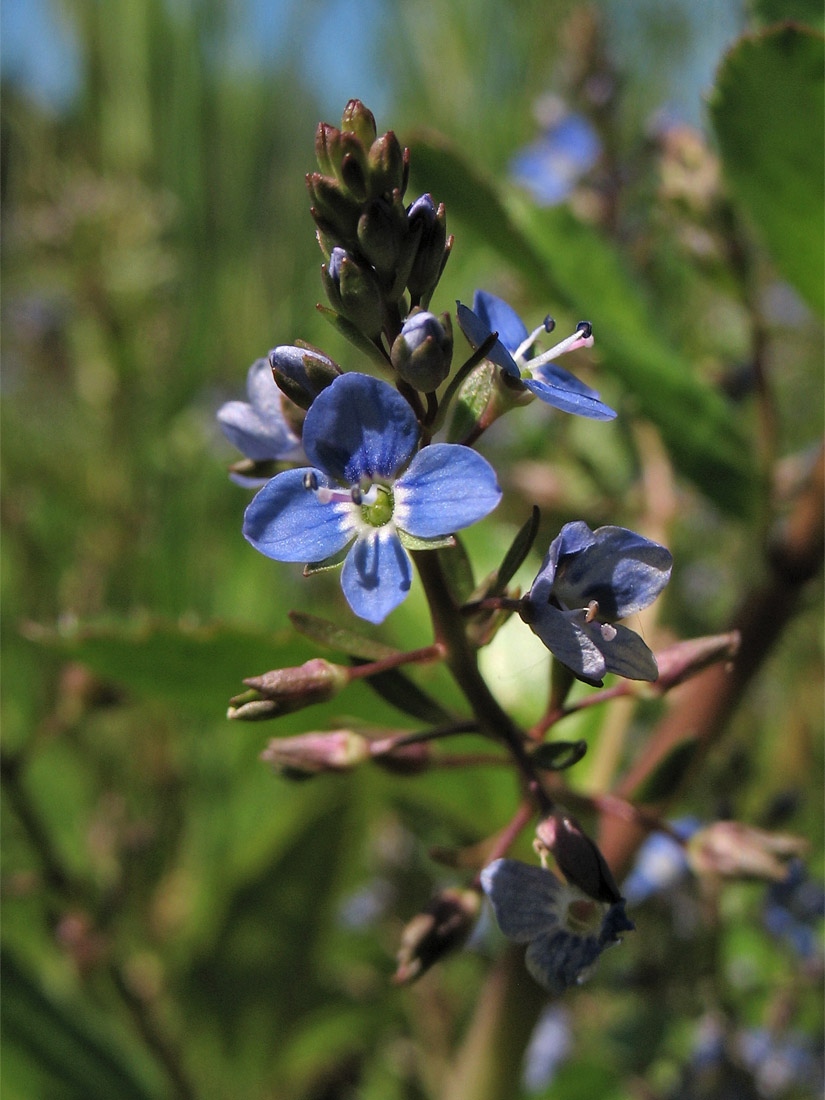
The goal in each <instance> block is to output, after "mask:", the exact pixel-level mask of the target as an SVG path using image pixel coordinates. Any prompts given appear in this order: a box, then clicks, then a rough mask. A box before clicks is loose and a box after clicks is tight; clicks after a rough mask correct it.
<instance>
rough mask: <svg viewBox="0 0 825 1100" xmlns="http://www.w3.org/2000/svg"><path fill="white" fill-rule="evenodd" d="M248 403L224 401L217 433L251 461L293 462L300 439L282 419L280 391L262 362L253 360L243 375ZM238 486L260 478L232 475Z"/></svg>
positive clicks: (298, 454)
mask: <svg viewBox="0 0 825 1100" xmlns="http://www.w3.org/2000/svg"><path fill="white" fill-rule="evenodd" d="M246 393H247V397H248V398H249V400H248V401H227V402H226V404H225V405H222V406H221V407H220V409H218V414H217V415H218V423H219V424H220V426H221V431H222V432H223V434H224V435H225V436H226V437H227V439H228V440H229V441H230V443H232V444H233V445H234V446H235V447H237V448H238V450H239V451H241V452H242V453H243V454H245V455H246V457H247V458H251V459H252V461H253V462H271V461H277V460H279V459H286V460H290V459H295V458H298V457H299V456H300V455H301V440H300V439H299V438H298V436H297V435H296V434H295V432H294V431H293V430H292V428H290V426H289V424H288V423H287V422H286V419H285V418H284V412H283V405H282V404H281V396H282V395H281V391H280V390H279V389H278V387H277V386H276V385H275V379H274V378H273V377H272V370H271V368H270V365H269V363H268V362H267V360H266V359H256V360H255V362H254V363H253V364H252V366H251V367H250V368H249V372H248V374H247V376H246ZM233 479H234V480H235V481H237V482H238V483H239V484H241V485H248V486H256V485H261V484H263V481H262V479H260V478H257V479H256V478H246V477H243V476H241V475H237V474H236V475H233Z"/></svg>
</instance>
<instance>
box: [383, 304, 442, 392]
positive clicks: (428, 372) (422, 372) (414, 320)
mask: <svg viewBox="0 0 825 1100" xmlns="http://www.w3.org/2000/svg"><path fill="white" fill-rule="evenodd" d="M390 358H391V359H392V365H393V366H394V367H395V369H396V370H397V371H398V373H399V374H400V375H401V377H402V378H403V379H404V381H405V382H407V383H409V385H411V386H412V387H413V388H414V389H416V390H421V391H422V392H423V393H431V392H432V391H433V390H436V389H438V387H439V386H440V385H441V383H442V382H443V381H444V379H445V378H446V377H447V375H448V374H449V373H450V364H451V362H452V358H453V329H452V322H451V320H450V315H449V313H442V315H441V319H440V320H439V318H438V317H436V316H435V314H434V313H426V312H423V311H422V312H419V313H412V314H410V316H409V317H408V318H407V320H406V321H405V322H404V325H403V327H402V329H401V332H400V334H399V335H398V336H397V337H396V339H395V341H394V343H393V345H392V350H391V351H390Z"/></svg>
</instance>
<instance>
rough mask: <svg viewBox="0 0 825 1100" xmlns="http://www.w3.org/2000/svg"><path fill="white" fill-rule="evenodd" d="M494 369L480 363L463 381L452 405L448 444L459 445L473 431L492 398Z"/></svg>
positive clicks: (487, 364) (487, 363)
mask: <svg viewBox="0 0 825 1100" xmlns="http://www.w3.org/2000/svg"><path fill="white" fill-rule="evenodd" d="M495 373H496V368H495V367H494V366H493V364H492V363H490V362H489V361H486V362H484V363H480V364H479V365H478V366H477V367H476V368H475V369H474V370H473V371H472V372H471V373H470V375H469V376H468V377H467V378H466V379H465V380H464V384H463V385H462V387H461V389H460V390H459V391H458V393H457V394H456V397H455V401H454V403H453V415H452V419H451V420H450V427H449V429H448V431H447V441H448V442H449V443H461V442H462V441H463V440H465V439H467V438H469V437H470V436H471V435H472V434H473V432H474V431H475V428H476V426H477V425H478V422H479V421H480V420H481V418H482V416H483V415H484V412H485V410H486V408H487V406H488V405H489V404H490V400H491V399H492V396H493V389H494V383H495Z"/></svg>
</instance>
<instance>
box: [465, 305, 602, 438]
mask: <svg viewBox="0 0 825 1100" xmlns="http://www.w3.org/2000/svg"><path fill="white" fill-rule="evenodd" d="M456 304H457V307H458V310H457V314H458V323H459V325H460V326H461V331H462V332H463V333H464V335H465V336H466V337H467V340H468V341H469V343H470V344H471V346H472V347H474V348H478V347H480V346H481V344H483V343H484V341H485V340H487V339H488V338H489V337H490V336H491V335H492V334H493V333H494V332H496V333H498V339H497V340H496V342H495V344H493V347H492V348H491V349H490V351H488V352H487V358H488V359H489V360H490V361H491V362H492V363H495V364H496V366H497V367H500V368H501V370H502V371H503V372H504V374H505V375H507V377H508V378H509V379H511V380H512V381H513V382H515V383H518V382H521V384H522V385H523V386H525V387H526V388H527V389H528V390H529V391H530V392H531V393H532V394H534V395H535V396H536V397H538V398H539V400H540V401H544V402H545V404H547V405H552V406H553V407H554V408H556V409H561V410H562V412H569V413H575V414H576V415H577V416H586V417H589V418H590V419H591V420H613V419H614V417H615V416H616V413H615V412H614V411H613V409H611V408H610V406H609V405H605V403H604V402H603V401H601V400H600V398H599V395H598V393H597V392H596V390H592V389H591V388H590V387H589V386H585V384H584V383H583V382H580V381H579V380H578V378H576V377H575V376H574V375H572V374H570V372H569V371H566V370H564V369H563V368H562V367H557V366H556V365H555V364H554V363H553V360H554V359H557V358H558V357H559V356H560V355H563V354H564V352H566V351H575V349H576V348H583V347H587V348H589V347H592V346H593V333H592V330H591V326H590V323H589V322H588V321H582V322H580V324H579V325H578V326H577V328H576V331H575V332H574V333H573V335H572V336H568V337H567V339H566V340H562V341H561V342H560V343H558V344H556V345H555V346H554V347H552V348H550V349H549V351H546V352H544V353H543V354H542V355H538V356H536V357H535V358H530V357H529V356H530V352H531V350H532V348H533V345H534V344H535V342H536V340H537V338H538V337H539V336H540V335H541V333H543V332H551V331H552V330H553V327H554V322H553V321H552V320H551V319H550V318H549V317H547V318H545V320H544V323H543V324H542V325H540V326H539V327H538V328H537V329H535V331H534V332H528V331H527V326H526V325H525V324H524V322H523V321H522V319H521V318H520V317H519V315H518V314H517V313H516V311H515V310H514V309H512V308H511V307H510V306H508V305H507V303H506V302H505V301H503V300H502V299H501V298H497V297H496V296H495V295H494V294H488V293H487V291H485V290H477V291H476V292H475V295H474V296H473V308H472V309H469V308H468V307H467V306H465V305H462V304H461V302H458V303H456Z"/></svg>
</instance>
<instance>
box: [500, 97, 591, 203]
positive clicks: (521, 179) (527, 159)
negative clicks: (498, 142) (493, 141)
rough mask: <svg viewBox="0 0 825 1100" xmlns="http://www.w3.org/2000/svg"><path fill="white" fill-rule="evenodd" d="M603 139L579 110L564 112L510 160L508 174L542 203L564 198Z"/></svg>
mask: <svg viewBox="0 0 825 1100" xmlns="http://www.w3.org/2000/svg"><path fill="white" fill-rule="evenodd" d="M601 151H602V143H601V141H600V140H599V135H598V134H597V133H596V131H595V130H594V128H593V126H592V125H591V124H590V122H589V121H588V120H587V119H586V118H585V117H584V115H580V114H567V115H563V116H562V117H561V118H559V119H558V120H557V121H555V122H554V123H553V124H552V125H550V126H548V128H547V130H546V131H545V133H544V134H543V135H542V136H541V137H540V138H538V139H537V140H536V141H534V142H532V143H531V144H530V145H527V146H525V148H524V149H521V150H520V151H519V152H518V153H516V155H515V156H514V157H513V159H512V160H511V161H510V175H511V176H512V178H513V180H514V181H515V182H516V183H519V184H521V185H522V186H523V187H526V188H527V189H528V191H530V193H531V195H532V196H533V198H534V199H535V201H536V202H537V203H539V204H540V205H541V206H555V205H556V204H557V203H560V202H563V201H564V200H565V199H566V198H567V196H568V195H569V194H570V192H571V191H572V190H573V188H574V187H575V185H576V184H577V183H578V181H579V180H580V179H581V177H582V176H584V175H585V174H586V173H587V172H589V171H590V169H591V168H593V167H594V165H595V164H596V162H597V161H598V159H599V157H600V156H601Z"/></svg>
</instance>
